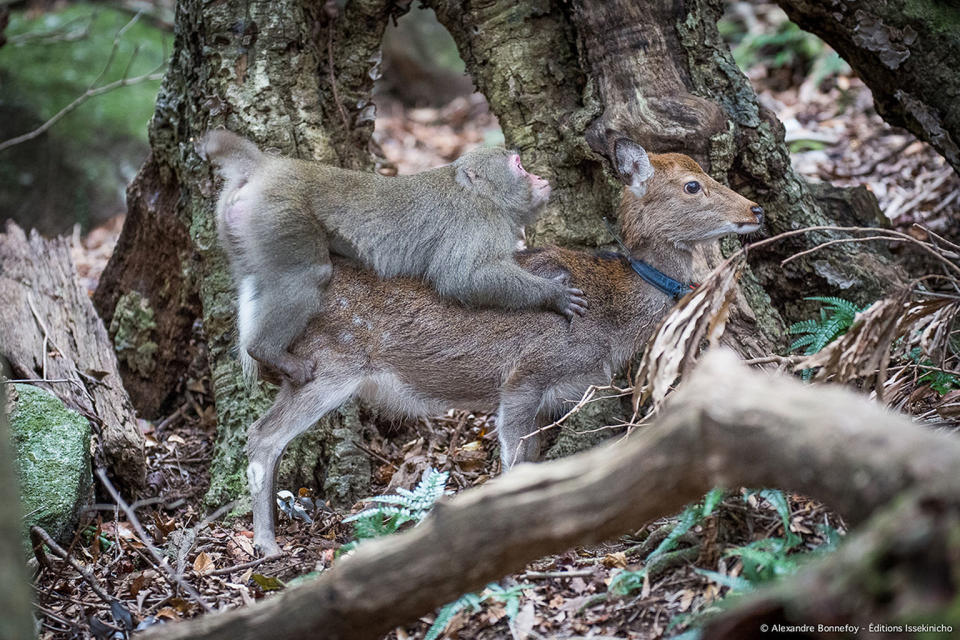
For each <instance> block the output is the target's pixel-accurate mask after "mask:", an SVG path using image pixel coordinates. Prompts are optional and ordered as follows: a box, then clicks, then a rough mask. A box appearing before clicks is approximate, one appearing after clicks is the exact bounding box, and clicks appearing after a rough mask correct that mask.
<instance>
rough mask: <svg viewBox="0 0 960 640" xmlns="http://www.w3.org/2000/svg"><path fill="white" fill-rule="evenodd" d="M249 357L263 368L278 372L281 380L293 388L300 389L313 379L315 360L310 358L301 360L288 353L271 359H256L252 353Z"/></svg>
mask: <svg viewBox="0 0 960 640" xmlns="http://www.w3.org/2000/svg"><path fill="white" fill-rule="evenodd" d="M250 355H251V356H253V358H254V359H255V360H257V361H258V362H259V363H261V364H263V365H264V366H266V367H268V368H271V369H274V370H275V371H277V372H279V373H280V375H281V376H283V378H285V379H286V380H289V381H290V382H291V383H292V384H293V386H295V387H301V386H303V385H305V384H306V383H308V382H310V381H311V380H313V378H314V375H315V374H314V368H315V367H316V360H313V359H312V358H301V357H298V356H295V355H293V354H290V353H284V354H282V355H279V356H274V357H272V358H258V357H257V356H256V355H254V354H253V352H251V353H250Z"/></svg>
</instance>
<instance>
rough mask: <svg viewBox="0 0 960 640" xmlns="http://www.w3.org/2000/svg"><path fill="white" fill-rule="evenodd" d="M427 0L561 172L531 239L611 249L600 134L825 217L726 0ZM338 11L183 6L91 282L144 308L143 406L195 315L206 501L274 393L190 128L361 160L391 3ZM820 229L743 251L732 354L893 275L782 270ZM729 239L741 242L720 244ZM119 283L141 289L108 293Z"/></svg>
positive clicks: (771, 342)
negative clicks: (729, 43)
mask: <svg viewBox="0 0 960 640" xmlns="http://www.w3.org/2000/svg"><path fill="white" fill-rule="evenodd" d="M426 4H427V5H428V6H430V7H432V8H433V9H434V10H435V11H436V13H437V16H438V18H439V19H440V21H441V23H442V24H444V25H445V26H446V27H447V28H448V30H449V31H450V32H451V34H452V35H453V37H454V39H455V40H456V42H457V45H458V47H459V49H460V52H461V55H462V56H463V58H464V59H465V61H466V64H467V69H468V71H469V72H470V73H471V74H472V76H473V78H474V81H475V82H476V84H477V86H478V87H479V88H480V90H481V91H483V92H484V93H485V94H486V95H487V97H488V99H489V100H490V103H491V107H492V109H493V111H494V112H495V113H496V115H497V117H498V118H499V121H500V123H501V125H502V126H503V129H504V133H505V135H506V139H507V142H508V144H509V145H510V146H513V147H516V148H518V149H519V150H521V152H522V153H523V154H524V157H525V161H526V162H527V163H528V164H529V165H530V166H532V167H533V168H534V169H535V170H536V171H537V172H538V173H541V174H542V175H546V176H548V177H549V178H550V179H551V182H552V183H553V185H554V194H555V195H554V197H553V199H552V203H551V205H550V206H549V209H548V210H547V212H546V213H545V215H543V216H542V218H541V219H540V221H539V222H538V223H537V224H536V225H535V228H534V229H533V230H532V233H531V239H532V241H534V242H537V243H545V242H558V243H561V244H567V245H579V246H600V245H604V244H609V241H610V238H609V237H608V235H607V233H606V231H605V230H604V228H603V226H602V225H601V224H600V221H599V218H600V217H601V216H603V215H611V214H612V213H613V212H614V210H615V207H616V202H617V198H618V190H619V188H620V185H619V184H618V183H617V182H616V180H614V179H612V178H611V176H610V173H609V172H608V171H606V170H605V167H606V166H607V161H606V160H605V156H606V157H609V155H610V151H609V147H610V139H611V136H610V134H611V132H612V131H619V132H622V133H623V134H626V135H629V136H631V137H633V138H635V139H637V140H639V141H641V142H643V143H644V144H646V145H648V146H649V147H650V149H651V151H657V152H663V151H671V150H678V151H684V152H687V153H691V154H692V155H694V156H695V157H696V158H697V159H698V160H700V161H701V162H702V163H703V164H704V166H705V167H706V168H708V169H709V170H710V172H711V173H712V174H713V175H714V176H715V177H717V178H718V179H720V180H721V181H723V182H726V183H728V184H730V185H732V186H733V187H734V188H736V189H738V190H740V191H742V192H744V193H745V194H746V195H748V196H750V197H752V198H753V199H755V200H757V201H759V202H760V203H761V204H762V205H763V206H764V208H765V209H766V211H767V214H768V220H769V223H768V225H769V229H770V231H782V230H786V229H792V228H794V227H798V226H804V225H812V224H826V223H830V222H832V221H833V220H832V219H831V218H830V216H828V215H826V213H825V210H824V209H823V208H822V207H821V206H820V205H819V204H818V202H817V200H816V199H815V198H814V196H813V195H812V194H811V192H810V190H809V189H808V188H807V186H806V184H805V183H804V182H803V181H802V180H800V179H799V178H798V177H797V176H796V174H795V173H794V172H793V171H792V169H791V168H790V163H789V157H788V154H787V150H786V148H785V146H784V144H783V140H782V127H781V126H780V125H779V123H778V122H777V121H776V119H775V118H774V117H773V116H772V115H771V114H770V113H769V112H766V111H764V110H763V109H761V108H760V107H759V105H758V103H757V100H756V96H755V95H754V93H753V91H752V89H751V88H750V85H749V83H748V82H747V80H746V78H745V77H744V76H743V75H742V74H741V73H740V71H739V70H738V69H737V68H736V65H735V64H734V62H733V59H732V56H731V55H730V53H729V51H728V49H727V47H726V45H725V44H724V43H723V42H722V40H721V39H720V36H719V34H718V32H717V29H716V25H715V23H716V19H717V18H718V17H719V15H720V11H721V2H720V0H691V1H690V2H686V3H685V2H682V1H681V0H673V1H672V2H667V3H634V2H628V1H626V0H617V1H614V2H605V3H585V2H573V3H572V4H568V3H560V2H553V1H552V0H536V1H534V2H523V3H517V2H513V1H512V0H490V1H487V2H482V3H480V2H471V3H462V2H454V1H452V0H428V2H426ZM326 6H329V7H332V6H333V3H327V5H326ZM343 11H344V12H345V13H343V15H340V16H336V17H333V18H331V17H330V16H328V15H327V13H326V9H325V8H324V9H321V8H319V7H317V6H315V5H314V4H312V3H298V2H296V1H294V0H285V2H283V3H281V4H280V5H275V4H266V3H262V4H261V3H257V4H254V5H252V6H251V7H249V8H248V7H247V5H246V3H239V2H224V3H214V4H210V3H205V4H203V3H200V2H199V0H188V1H186V2H183V3H181V4H180V5H179V6H178V14H177V24H178V27H177V40H176V42H175V52H174V56H173V60H172V62H171V66H170V69H169V71H168V73H167V76H166V79H165V81H164V85H163V88H162V90H161V92H160V97H159V100H158V109H157V114H156V116H155V118H154V121H153V123H152V124H151V145H152V149H153V154H152V156H151V159H150V160H149V161H148V163H147V164H146V165H145V166H144V168H143V169H142V170H141V173H140V175H139V176H138V178H137V180H136V182H135V184H134V185H133V186H132V187H131V196H132V197H131V211H130V217H129V219H128V222H127V225H126V227H125V229H124V234H123V237H122V239H121V242H120V244H119V245H118V249H117V253H116V254H115V256H114V258H113V260H112V261H111V265H110V269H109V270H108V271H107V273H106V274H105V277H104V281H103V284H102V290H101V292H98V297H97V300H98V307H99V309H100V311H101V313H102V314H103V315H104V317H105V318H106V319H108V320H110V319H112V318H113V317H114V316H115V315H116V313H117V310H118V309H127V308H140V309H142V308H146V309H148V310H149V311H150V312H152V322H153V323H154V325H155V326H154V327H153V328H151V325H149V324H147V325H146V326H144V324H143V321H141V320H138V319H137V318H134V319H132V320H130V321H129V322H128V324H132V327H131V328H130V330H128V331H127V335H137V336H147V339H149V340H150V341H152V342H154V343H156V344H157V347H158V348H157V351H156V353H157V354H158V355H157V356H156V359H155V361H154V362H153V363H151V362H150V361H146V362H136V361H133V362H131V361H130V360H129V359H125V361H124V362H125V363H124V373H125V378H126V380H128V382H129V383H130V385H131V387H132V392H133V397H134V400H135V402H136V403H137V406H138V407H141V408H142V409H143V410H145V411H147V413H150V412H151V411H150V410H151V409H152V410H156V409H157V408H158V407H161V406H162V405H163V401H164V399H165V398H166V397H167V396H168V395H169V394H170V393H171V392H172V391H173V390H174V387H175V382H176V380H177V379H178V378H180V377H182V375H183V370H184V366H185V363H186V362H188V360H189V353H190V351H189V349H188V348H187V346H188V345H189V344H190V339H191V336H192V333H191V330H192V329H191V328H192V326H193V324H194V320H195V319H197V318H201V319H202V325H203V334H204V337H205V340H206V342H207V345H208V347H209V353H208V361H209V364H210V370H211V374H212V379H213V384H214V391H215V394H216V402H217V409H218V416H219V421H220V442H219V443H218V453H217V456H218V457H217V461H216V464H215V470H214V475H213V477H214V481H215V486H214V487H213V488H212V490H211V493H210V496H211V501H213V502H217V501H219V500H223V499H226V498H227V497H228V496H232V495H236V494H237V493H239V492H240V491H242V489H243V487H244V484H245V480H244V476H243V474H242V473H241V472H240V470H241V469H242V466H243V455H242V451H241V449H242V441H243V430H244V428H245V427H246V425H247V424H249V423H250V422H251V421H252V419H253V418H254V417H256V416H257V415H259V414H260V413H261V412H262V410H263V408H264V407H265V405H266V402H267V399H268V395H269V394H267V393H265V392H264V391H263V389H258V390H257V391H256V392H255V393H253V394H252V395H248V394H247V393H246V392H245V391H244V390H243V388H242V387H241V385H240V381H239V377H238V375H237V367H236V363H235V358H234V356H233V354H232V352H231V349H232V348H233V342H234V341H233V336H234V333H233V317H234V306H233V297H232V286H231V284H230V282H229V279H228V276H227V271H226V269H225V264H224V258H223V255H222V253H221V252H220V250H219V248H218V247H217V243H216V238H215V234H214V229H213V220H212V216H211V209H212V202H213V198H214V196H215V189H214V183H213V180H212V176H211V174H210V170H209V166H208V165H207V164H205V163H203V162H201V161H200V159H199V158H198V157H197V155H196V152H195V151H194V149H193V145H192V142H191V140H192V139H193V138H196V137H198V136H199V135H200V134H201V133H202V132H203V131H205V130H206V129H207V128H209V127H212V126H220V125H227V126H228V127H229V128H231V129H233V130H237V131H240V132H241V133H246V134H249V135H250V136H251V137H253V138H254V139H255V140H257V141H258V142H259V143H261V144H263V145H266V146H272V147H275V148H279V149H280V150H281V151H282V152H284V153H288V154H293V155H300V156H303V157H313V158H317V159H320V160H324V161H328V162H334V163H337V164H340V165H342V166H348V167H365V166H367V165H368V164H369V163H368V162H367V160H366V159H367V154H366V151H365V143H366V141H367V139H368V137H369V134H370V131H371V127H372V113H373V109H372V105H371V104H370V103H369V92H370V89H371V85H372V79H371V77H372V76H375V75H376V73H375V67H376V60H377V59H378V58H377V52H378V47H379V42H380V38H381V36H382V32H383V27H384V25H385V22H386V20H387V19H388V16H389V15H390V12H391V11H392V9H391V3H389V2H387V0H364V1H361V2H351V3H348V4H347V6H346V8H345V9H344V10H343ZM331 60H332V61H333V62H332V64H333V67H332V68H331ZM291 70H294V72H291ZM331 78H335V79H336V81H335V82H331V81H330V79H331ZM833 200H834V201H844V200H843V199H842V198H841V199H837V198H834V199H833ZM848 201H851V202H853V201H855V200H848ZM870 213H871V214H872V213H873V212H870ZM823 237H824V234H820V235H819V237H818V238H819V239H820V240H822V239H823ZM816 239H817V238H807V239H804V238H798V239H796V241H795V242H792V243H790V244H788V243H783V244H782V245H781V246H779V247H777V248H775V249H773V250H770V251H765V252H764V253H763V254H762V255H760V256H759V258H760V259H755V260H754V261H753V265H754V270H753V271H752V272H749V273H747V274H746V276H745V277H744V279H743V286H742V292H741V297H740V304H739V305H738V312H737V314H735V316H734V317H733V319H732V320H731V322H730V323H728V333H729V336H730V337H729V342H730V343H731V344H734V345H735V346H736V347H737V348H738V349H739V350H740V351H741V352H742V353H744V354H749V355H757V354H762V353H767V352H769V351H771V350H775V349H777V348H782V347H783V346H784V342H785V340H784V326H785V323H786V322H788V321H791V320H794V319H796V318H797V317H798V316H799V315H801V314H802V313H804V312H805V306H806V304H805V303H803V302H802V301H801V300H802V298H803V296H805V295H810V294H813V293H825V292H830V293H839V294H840V295H845V296H847V297H852V298H854V299H856V300H857V301H858V302H865V301H867V300H868V299H872V298H875V297H877V295H878V294H879V291H880V290H881V289H882V288H883V287H884V286H885V285H886V284H887V282H888V281H889V280H890V279H892V276H890V275H889V274H890V273H891V270H889V269H886V268H884V265H883V259H882V255H881V256H880V257H878V254H874V253H872V248H867V247H865V246H863V245H852V244H844V245H839V246H837V247H836V249H835V250H831V249H828V250H825V251H823V252H819V253H817V254H814V255H813V256H811V257H809V259H806V260H797V261H794V262H792V263H790V265H789V266H788V267H787V268H781V267H780V266H779V259H780V258H782V257H783V256H785V255H787V254H789V253H791V252H793V251H794V250H796V249H799V248H805V247H808V246H810V243H811V242H813V241H814V240H816ZM733 246H736V240H730V241H728V249H729V248H732V247H733ZM716 258H717V256H712V257H709V260H710V261H713V262H715V261H716ZM127 296H133V298H134V301H135V302H136V303H137V304H136V305H134V304H131V303H129V302H128V303H126V304H124V305H121V304H120V303H121V302H123V300H124V298H125V297H127ZM120 326H123V325H120ZM151 367H152V368H151ZM349 415H351V416H355V415H356V410H355V409H353V410H352V413H351V414H349ZM598 419H602V418H598ZM334 420H335V421H336V422H335V424H336V425H337V426H338V427H344V428H332V427H329V423H328V428H327V429H326V430H325V432H324V433H325V434H328V435H329V434H333V433H339V434H341V436H345V435H346V434H348V433H355V432H356V429H357V425H358V424H359V421H357V420H354V419H353V418H345V417H344V416H343V415H341V416H340V417H338V418H334ZM594 426H595V425H594ZM322 438H323V439H324V440H325V441H326V442H327V443H328V444H327V445H321V444H315V445H313V446H314V448H322V447H324V446H325V447H326V448H327V449H328V450H332V449H335V448H338V447H340V446H341V444H344V442H345V441H344V440H343V439H342V438H341V437H340V436H336V437H334V438H333V440H330V439H329V438H328V437H327V436H326V435H324V436H322ZM348 440H349V439H348ZM331 442H332V444H330V443H331ZM345 446H347V448H350V444H349V442H348V441H346V445H345ZM353 449H355V447H353ZM355 459H356V460H360V457H356V458H355ZM335 475H336V472H335V470H334V471H333V472H330V473H328V477H333V476H335ZM331 488H332V486H331Z"/></svg>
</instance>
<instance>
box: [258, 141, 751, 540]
mask: <svg viewBox="0 0 960 640" xmlns="http://www.w3.org/2000/svg"><path fill="white" fill-rule="evenodd" d="M617 147H618V150H617V151H618V152H617V158H618V162H619V163H620V164H621V166H620V167H619V169H620V171H621V173H623V174H625V175H626V177H627V178H628V179H626V180H625V183H626V184H627V185H629V186H628V188H627V189H624V193H623V200H622V202H621V205H620V210H619V214H618V217H619V223H620V227H621V231H622V233H623V237H624V241H625V242H626V244H627V246H628V247H629V249H630V251H631V253H632V254H633V256H634V257H635V258H639V259H643V260H647V261H648V262H650V263H651V264H652V265H653V266H655V267H657V268H659V269H661V270H663V271H664V272H665V273H667V275H670V276H672V277H674V278H676V279H678V280H681V281H689V280H690V279H692V277H693V271H692V255H691V247H692V246H693V245H695V244H697V243H700V242H706V241H709V240H712V239H715V238H716V237H717V236H718V235H719V234H720V233H731V232H735V233H750V232H753V231H756V230H757V228H758V227H759V225H760V223H761V220H762V211H761V210H760V209H759V207H757V205H756V204H755V203H753V202H750V201H749V200H747V199H746V198H744V197H743V196H740V195H738V194H737V193H735V192H733V191H731V190H730V189H728V188H727V187H724V186H723V185H721V184H719V183H717V182H716V181H715V180H713V179H712V178H710V176H708V175H706V174H705V173H703V171H702V169H700V167H699V166H698V165H697V164H696V163H695V162H694V161H693V160H691V159H690V158H688V157H686V156H680V155H678V154H665V155H662V156H651V157H649V158H648V157H647V155H646V153H644V151H643V149H642V148H640V147H639V146H638V145H636V144H635V143H632V142H630V141H629V140H627V139H624V140H623V141H621V142H619V143H618V144H617ZM621 156H622V157H621ZM638 175H639V176H640V177H639V178H636V176H638ZM644 176H645V177H644ZM634 178H636V180H635V179H634ZM691 181H697V183H698V185H702V188H701V189H699V190H698V191H697V192H696V193H695V194H690V193H686V192H685V191H684V185H685V184H688V183H690V182H691ZM641 183H642V186H643V187H644V191H645V195H644V196H643V198H638V197H637V196H635V195H634V193H633V191H631V190H632V189H636V188H637V187H638V186H641ZM517 260H518V262H519V263H520V264H521V265H522V266H523V267H524V268H526V269H528V270H529V271H531V272H532V273H537V274H541V275H545V276H547V277H561V278H567V279H569V281H570V282H571V283H572V284H573V285H575V286H577V287H581V288H583V290H584V291H586V292H587V295H588V296H589V298H590V309H588V310H587V311H586V313H585V314H584V315H583V317H581V318H576V319H575V320H573V321H572V322H568V321H566V320H565V319H563V318H561V317H559V316H557V315H556V314H553V313H544V312H543V311H531V310H527V311H515V312H508V311H504V310H501V309H471V308H466V307H463V306H460V305H456V304H451V303H449V302H448V301H446V300H444V299H443V298H441V297H440V296H438V295H437V294H436V293H435V292H434V291H432V290H431V289H430V288H429V287H427V286H425V285H424V284H422V283H419V282H417V281H415V280H411V279H408V278H397V279H393V280H380V279H378V278H376V277H375V276H374V275H373V274H372V273H370V272H369V271H365V270H363V269H360V268H358V267H357V266H355V265H352V264H351V263H350V262H349V261H346V260H342V259H340V258H336V259H335V260H334V263H333V264H334V268H333V276H332V278H331V280H330V284H329V287H328V289H327V294H326V295H327V304H325V305H324V308H323V310H322V311H321V313H320V315H319V316H318V317H317V318H315V319H314V320H312V321H311V322H310V324H309V326H308V327H307V330H306V331H305V332H304V334H303V336H301V337H300V338H298V339H297V340H296V341H295V342H294V344H293V345H292V346H291V350H292V351H293V352H294V353H297V354H300V355H301V356H303V357H308V356H309V357H315V358H317V359H318V361H319V362H320V363H322V366H321V367H320V368H319V369H318V371H317V375H316V377H315V378H314V379H313V380H311V381H310V382H308V383H307V384H306V385H304V386H302V387H295V386H293V385H291V384H289V383H285V384H284V385H283V386H282V387H281V389H280V393H279V395H278V396H277V399H276V401H275V403H274V405H273V406H272V407H271V408H270V409H269V410H268V411H267V413H265V414H264V415H263V416H262V417H261V418H260V419H259V420H257V421H256V422H255V423H254V424H253V425H251V426H250V429H249V431H248V433H247V455H248V459H249V461H250V465H249V467H248V477H249V481H250V490H251V493H252V495H253V514H254V518H253V523H254V541H255V542H256V543H257V545H258V546H260V548H261V550H262V551H264V552H265V553H271V552H274V551H276V550H277V545H276V541H275V539H274V512H273V511H274V509H273V505H274V497H275V495H276V489H275V479H274V476H275V470H276V467H277V462H278V461H279V459H280V456H281V455H282V453H283V450H284V448H285V447H286V446H287V444H288V443H289V442H290V441H291V440H292V439H293V438H294V437H296V436H297V435H298V434H300V433H302V432H303V431H305V430H306V429H308V428H309V427H310V426H311V425H313V424H315V423H316V421H317V420H318V419H319V418H321V417H322V416H323V415H324V414H326V413H327V412H329V411H333V410H335V409H336V408H337V407H339V406H340V405H341V404H343V403H344V402H346V401H347V400H349V399H351V398H353V397H360V398H362V399H363V400H364V401H365V402H367V403H370V404H372V405H374V406H377V407H381V408H384V409H387V410H393V411H396V412H399V413H404V414H410V415H437V414H439V413H441V412H443V411H445V410H447V409H449V408H451V407H460V408H464V409H472V410H477V411H482V412H494V411H495V412H497V428H498V437H499V441H500V456H501V464H502V468H503V470H507V469H509V468H510V466H511V465H513V464H515V463H517V462H524V461H529V460H535V459H536V458H537V456H538V452H539V442H538V436H537V434H536V433H535V431H536V429H537V427H538V426H542V425H544V424H547V423H549V421H550V420H551V419H552V418H553V417H554V416H555V415H556V413H557V412H558V410H560V409H562V408H563V406H564V404H565V403H569V402H575V401H577V400H578V399H579V398H580V397H581V396H582V394H583V392H584V391H585V390H586V388H587V387H588V386H589V385H591V384H608V383H609V382H610V379H611V377H612V376H613V375H614V374H615V373H616V372H617V370H618V369H619V368H620V367H622V366H623V365H624V364H625V363H626V362H627V361H628V360H629V359H630V357H631V356H632V355H634V354H635V353H637V352H638V351H639V350H640V349H642V348H643V345H644V344H645V342H646V341H647V340H648V339H649V337H650V334H651V332H652V331H653V330H654V328H655V327H656V325H657V323H658V322H659V321H660V320H661V319H662V318H663V316H664V315H665V314H666V313H667V312H668V311H669V309H670V307H671V306H672V305H673V302H674V301H673V300H672V299H671V298H670V296H669V295H667V294H665V293H662V292H660V291H659V290H657V289H655V288H653V287H652V286H651V285H649V284H647V282H645V281H644V280H643V279H641V278H640V276H638V275H637V274H636V273H634V272H633V270H632V269H631V267H630V264H629V262H628V261H627V260H626V259H625V258H624V257H623V256H619V255H616V254H607V255H594V254H591V253H586V252H581V251H572V250H569V249H561V248H558V247H548V248H545V249H541V250H534V251H525V252H522V253H520V254H518V255H517Z"/></svg>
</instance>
